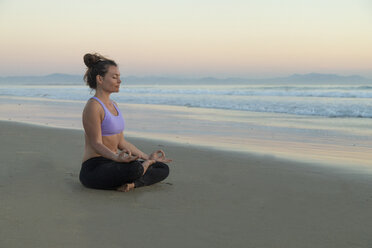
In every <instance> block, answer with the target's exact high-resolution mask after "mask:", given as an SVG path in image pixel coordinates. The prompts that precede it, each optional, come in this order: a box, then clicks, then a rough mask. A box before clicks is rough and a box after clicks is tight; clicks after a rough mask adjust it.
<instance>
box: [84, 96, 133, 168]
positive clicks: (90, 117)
mask: <svg viewBox="0 0 372 248" xmlns="http://www.w3.org/2000/svg"><path fill="white" fill-rule="evenodd" d="M103 115H104V114H103V113H102V108H101V107H100V106H99V104H98V103H95V102H90V103H88V104H87V105H86V107H85V108H84V111H83V126H84V130H85V133H86V135H87V137H88V142H89V144H90V146H91V147H92V148H93V149H94V150H95V151H96V152H97V153H98V154H101V155H102V156H103V157H105V158H108V159H111V160H114V161H117V162H130V161H132V160H134V158H135V157H131V156H129V157H125V156H123V155H124V154H117V153H115V152H113V151H111V150H110V149H109V148H108V147H107V146H105V145H104V144H103V142H102V134H101V121H102V120H101V119H102V118H103V117H102V116H103Z"/></svg>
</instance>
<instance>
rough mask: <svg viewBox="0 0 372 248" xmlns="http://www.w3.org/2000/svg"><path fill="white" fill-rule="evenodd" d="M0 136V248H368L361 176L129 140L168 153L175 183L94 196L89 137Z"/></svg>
mask: <svg viewBox="0 0 372 248" xmlns="http://www.w3.org/2000/svg"><path fill="white" fill-rule="evenodd" d="M0 130H1V133H0V139H1V141H2V142H1V149H0V156H1V157H2V160H1V162H0V163H1V166H0V170H1V173H0V194H1V195H2V204H0V218H1V220H2V221H1V226H0V228H1V230H2V232H0V246H1V247H22V246H24V245H25V244H27V245H28V246H29V247H40V248H43V247H51V246H52V247H57V248H58V247H88V246H89V247H92V248H96V247H97V248H98V247H102V246H106V247H107V245H108V244H107V240H110V244H109V247H123V246H128V247H130V246H134V245H136V246H141V247H150V246H151V247H165V248H167V247H181V248H183V247H185V248H186V247H209V246H213V247H216V248H220V247H221V248H222V247H242V246H246V247H287V248H292V247H293V248H298V247H302V248H307V247H308V248H313V247H319V248H323V247H324V248H326V247H327V248H328V247H338V248H350V247H353V246H359V247H369V246H370V245H371V244H372V239H371V237H370V233H371V230H372V223H371V222H370V221H369V218H367V216H369V215H370V209H371V208H372V194H371V192H372V175H371V174H368V173H365V172H363V171H359V170H344V169H340V168H331V167H327V166H323V165H319V164H307V163H295V162H290V161H285V160H280V159H278V158H275V157H272V156H253V155H247V154H240V153H230V152H221V151H216V150H210V149H205V148H201V147H195V146H191V145H189V146H187V145H186V146H185V145H177V144H172V143H168V142H163V141H156V140H145V139H141V138H139V139H136V138H130V141H131V142H133V143H134V144H135V145H136V146H138V147H139V148H140V149H142V150H143V151H145V152H150V151H153V150H156V149H159V148H160V149H164V151H165V152H166V153H167V155H168V156H169V157H170V158H172V159H173V160H174V161H173V162H172V163H170V164H169V165H170V171H171V172H170V176H169V177H168V178H167V179H165V180H164V181H163V182H161V183H159V184H156V185H153V186H150V187H144V188H139V189H135V190H134V191H131V192H128V193H122V192H117V191H104V190H93V189H88V188H85V187H83V186H82V185H81V184H80V182H79V171H80V166H81V158H82V151H83V146H84V136H83V132H81V131H79V130H68V129H63V128H47V127H42V126H34V125H28V124H21V123H14V122H3V121H0ZM128 139H129V138H128ZM36 227H37V228H36ZM138 230H141V232H138ZM66 237H68V238H66Z"/></svg>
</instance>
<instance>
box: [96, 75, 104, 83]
mask: <svg viewBox="0 0 372 248" xmlns="http://www.w3.org/2000/svg"><path fill="white" fill-rule="evenodd" d="M96 82H97V84H102V83H103V77H102V76H101V75H97V76H96Z"/></svg>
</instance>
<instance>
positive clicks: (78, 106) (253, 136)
mask: <svg viewBox="0 0 372 248" xmlns="http://www.w3.org/2000/svg"><path fill="white" fill-rule="evenodd" d="M0 104H1V107H0V120H4V121H9V120H10V121H18V122H22V123H31V124H36V125H39V124H40V125H42V126H54V127H61V128H67V129H77V130H83V127H82V123H81V112H82V110H83V108H84V104H85V102H84V101H71V100H66V101H65V100H56V101H55V100H52V99H48V100H45V99H43V98H39V99H35V98H24V97H22V98H19V97H13V98H12V97H10V98H9V97H1V96H0ZM119 107H120V109H121V110H122V112H123V113H124V112H125V114H124V118H125V126H126V129H125V130H126V131H125V135H126V137H141V138H145V139H150V140H151V139H156V140H162V141H168V142H174V143H178V144H183V145H188V144H191V145H196V146H200V147H204V148H208V147H209V148H211V149H216V150H219V151H229V152H242V153H248V154H259V155H262V156H265V155H267V156H275V157H278V158H281V159H289V160H292V161H297V162H300V163H302V162H308V163H321V164H328V165H330V166H340V167H358V168H359V167H360V168H364V167H366V168H367V167H370V168H372V160H371V157H370V156H369V154H370V151H371V149H372V142H371V140H372V139H371V137H372V129H371V128H370V126H371V125H372V120H359V119H325V118H315V117H303V116H302V117H301V116H291V115H282V114H267V113H251V112H244V111H224V110H216V109H202V108H200V109H197V108H188V107H180V106H160V105H146V104H142V105H141V104H131V103H128V104H126V103H119Z"/></svg>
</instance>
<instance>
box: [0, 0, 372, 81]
mask: <svg viewBox="0 0 372 248" xmlns="http://www.w3.org/2000/svg"><path fill="white" fill-rule="evenodd" d="M89 52H98V53H100V54H102V55H105V56H107V57H109V58H111V59H114V60H115V61H116V62H117V63H118V64H119V68H120V71H121V74H122V75H126V76H129V75H134V76H176V77H178V76H180V77H204V76H214V77H233V76H237V77H249V78H268V77H275V76H286V75H291V74H294V73H299V74H305V73H311V72H317V73H332V74H339V75H353V74H357V75H361V76H365V77H369V78H372V1H371V0H271V1H269V0H260V1H258V0H257V1H249V0H245V1H243V0H213V1H212V0H198V1H195V0H147V1H146V0H136V1H134V0H131V1H129V0H105V1H102V0H101V1H97V0H79V1H76V0H63V1H54V0H33V1H30V0H0V57H1V59H0V76H19V75H46V74H50V73H69V74H83V73H84V70H85V65H84V63H83V56H84V54H85V53H89Z"/></svg>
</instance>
